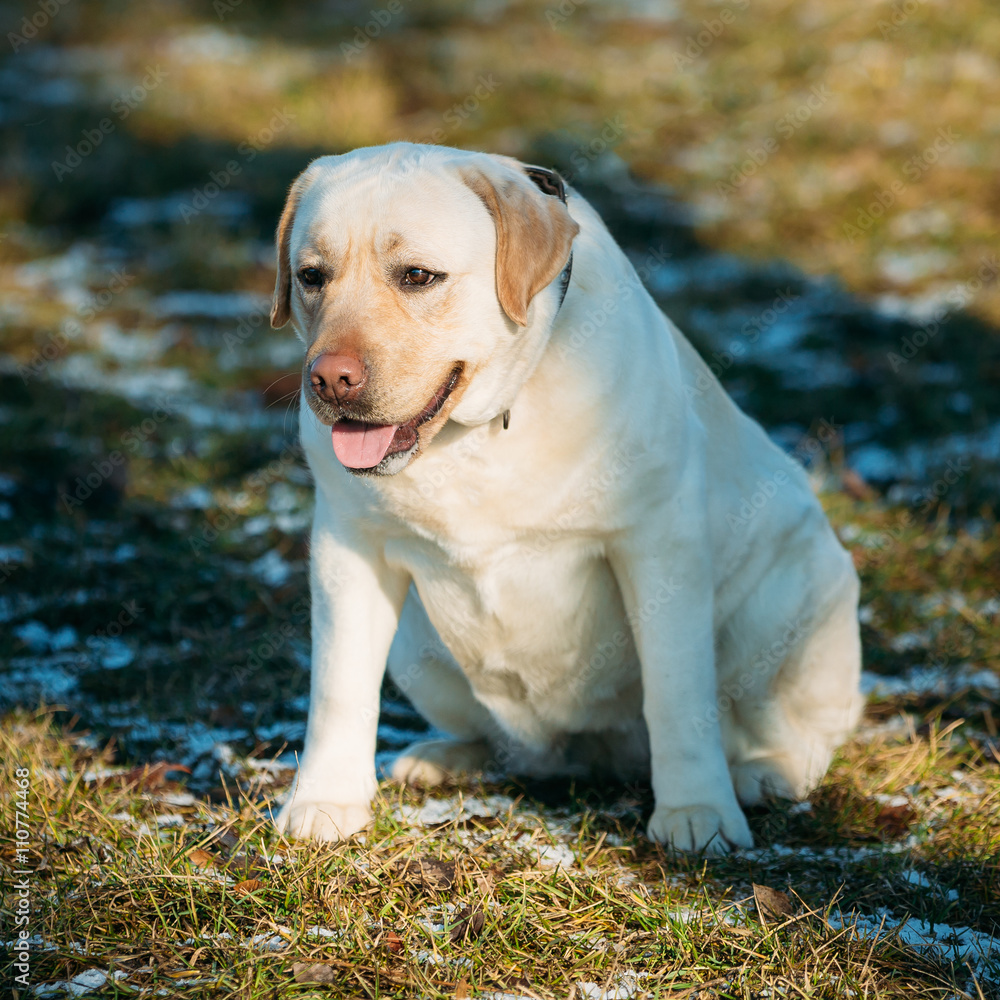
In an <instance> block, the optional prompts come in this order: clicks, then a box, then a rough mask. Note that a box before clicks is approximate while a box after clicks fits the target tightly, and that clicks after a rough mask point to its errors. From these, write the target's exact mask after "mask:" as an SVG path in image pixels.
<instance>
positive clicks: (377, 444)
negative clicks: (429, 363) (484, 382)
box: [332, 362, 464, 472]
mask: <svg viewBox="0 0 1000 1000" xmlns="http://www.w3.org/2000/svg"><path fill="white" fill-rule="evenodd" d="M463 368H464V365H463V364H462V363H461V362H459V363H458V364H457V365H455V367H454V368H452V370H451V372H450V374H449V375H448V377H447V378H446V379H445V380H444V382H443V383H442V384H441V386H440V388H439V389H438V390H437V392H435V393H434V395H433V396H432V397H431V400H430V402H429V403H428V404H427V405H426V406H425V407H424V408H423V409H422V410H421V411H420V412H419V413H418V414H417V415H416V416H415V417H413V419H412V420H407V421H406V423H405V424H370V423H366V422H364V421H362V420H348V419H340V420H338V421H337V422H336V423H335V424H334V425H333V428H332V433H333V453H334V454H335V455H336V456H337V458H338V459H339V461H340V464H341V465H343V466H344V467H345V468H347V469H352V470H355V471H358V472H368V471H371V470H372V469H374V468H375V467H376V466H378V465H379V464H380V463H381V462H382V461H383V460H385V459H386V458H388V457H389V456H390V455H398V454H400V453H402V452H406V451H409V450H410V449H411V448H413V447H414V446H415V445H416V443H417V440H418V437H419V435H418V433H417V431H418V428H419V427H420V425H421V424H425V423H427V421H429V420H433V419H434V417H436V416H437V415H438V414H439V413H440V412H441V408H442V407H443V406H444V404H445V403H446V402H447V401H448V397H449V396H450V395H451V394H452V391H453V390H454V389H455V386H457V385H458V381H459V379H460V378H461V376H462V369H463Z"/></svg>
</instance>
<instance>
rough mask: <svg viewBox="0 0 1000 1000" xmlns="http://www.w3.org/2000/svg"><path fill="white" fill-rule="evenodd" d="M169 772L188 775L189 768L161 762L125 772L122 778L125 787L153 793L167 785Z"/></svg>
mask: <svg viewBox="0 0 1000 1000" xmlns="http://www.w3.org/2000/svg"><path fill="white" fill-rule="evenodd" d="M171 771H183V772H184V773H185V774H190V773H191V768H189V767H185V766H184V765H183V764H168V763H167V762H166V761H165V760H161V761H159V762H158V763H156V764H143V766H142V767H133V768H132V770H131V771H126V772H125V773H124V774H123V775H122V777H123V778H124V779H125V783H126V784H127V785H130V786H132V787H133V788H135V789H137V790H140V791H154V790H155V789H157V788H162V787H163V786H164V785H165V784H166V783H167V775H168V774H169V773H170V772H171Z"/></svg>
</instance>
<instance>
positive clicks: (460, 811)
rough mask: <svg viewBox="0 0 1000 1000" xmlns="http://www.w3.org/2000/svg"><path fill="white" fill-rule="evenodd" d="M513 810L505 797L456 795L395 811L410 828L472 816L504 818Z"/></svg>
mask: <svg viewBox="0 0 1000 1000" xmlns="http://www.w3.org/2000/svg"><path fill="white" fill-rule="evenodd" d="M513 808H514V800H513V799H511V798H509V797H508V796H506V795H488V796H485V797H484V798H478V797H476V796H472V797H470V798H462V797H461V796H457V795H456V796H453V797H451V798H447V799H428V800H427V801H426V802H425V803H424V804H423V805H422V806H411V805H403V806H400V807H399V808H398V809H397V810H396V818H397V819H399V820H402V821H403V822H404V823H408V824H410V825H411V826H436V825H437V824H438V823H452V822H454V821H455V820H461V819H470V818H471V817H473V816H485V817H489V816H504V815H506V814H508V813H509V812H510V811H511V809H513Z"/></svg>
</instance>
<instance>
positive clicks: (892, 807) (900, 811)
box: [875, 801, 917, 839]
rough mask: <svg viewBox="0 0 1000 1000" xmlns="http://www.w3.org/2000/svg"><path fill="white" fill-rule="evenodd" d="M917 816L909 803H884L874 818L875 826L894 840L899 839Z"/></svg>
mask: <svg viewBox="0 0 1000 1000" xmlns="http://www.w3.org/2000/svg"><path fill="white" fill-rule="evenodd" d="M916 818H917V814H916V812H915V811H914V809H913V806H911V805H910V803H909V802H892V801H890V802H886V803H885V804H884V805H882V807H881V808H880V809H879V811H878V815H877V816H876V817H875V825H876V826H878V828H879V829H880V830H882V831H883V832H884V833H886V834H888V835H889V836H890V837H892V838H894V839H896V838H899V837H901V836H902V835H903V834H904V833H906V832H907V830H909V829H910V827H911V826H912V825H913V821H914V820H915V819H916Z"/></svg>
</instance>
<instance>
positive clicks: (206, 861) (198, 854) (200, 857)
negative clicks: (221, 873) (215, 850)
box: [188, 847, 218, 868]
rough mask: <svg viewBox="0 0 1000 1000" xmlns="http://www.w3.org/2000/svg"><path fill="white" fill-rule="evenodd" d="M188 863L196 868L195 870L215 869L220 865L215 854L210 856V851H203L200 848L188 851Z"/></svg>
mask: <svg viewBox="0 0 1000 1000" xmlns="http://www.w3.org/2000/svg"><path fill="white" fill-rule="evenodd" d="M188 861H190V862H191V864H193V865H194V866H195V868H214V867H215V866H216V864H218V859H217V858H216V857H215V855H214V854H210V853H209V852H208V851H203V850H202V849H201V848H200V847H196V848H195V849H194V850H192V851H188Z"/></svg>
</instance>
